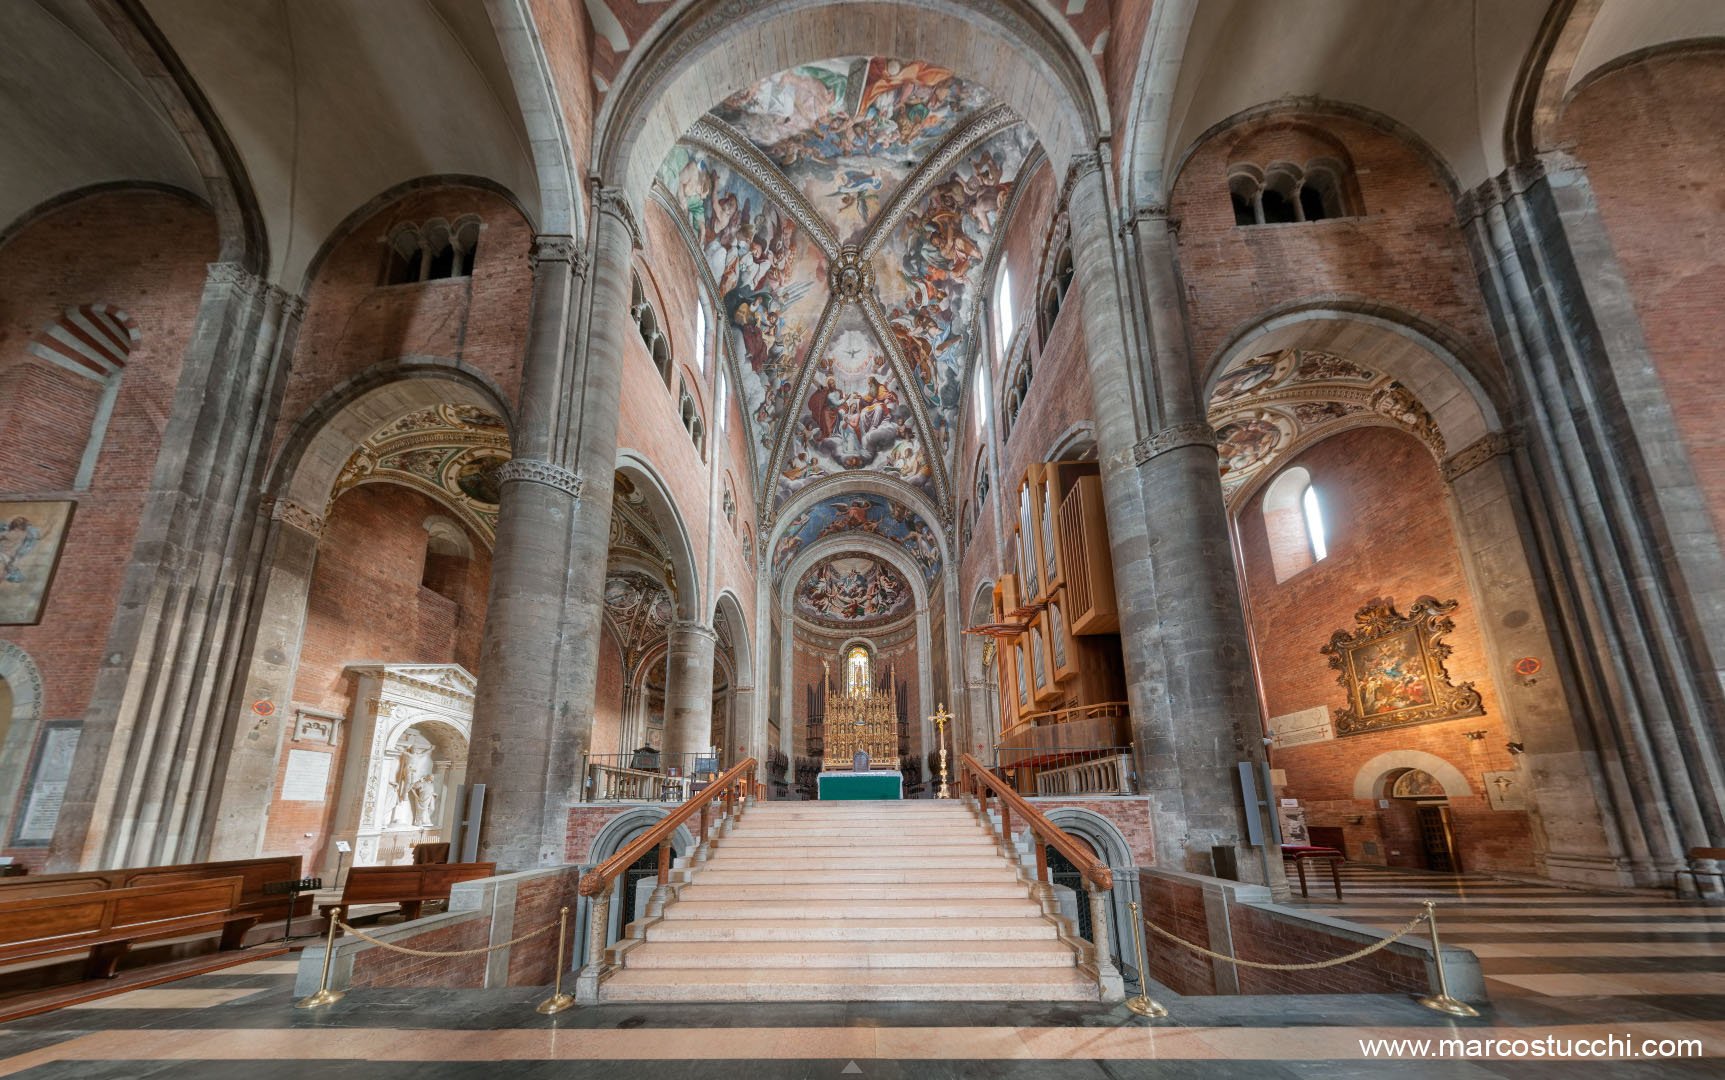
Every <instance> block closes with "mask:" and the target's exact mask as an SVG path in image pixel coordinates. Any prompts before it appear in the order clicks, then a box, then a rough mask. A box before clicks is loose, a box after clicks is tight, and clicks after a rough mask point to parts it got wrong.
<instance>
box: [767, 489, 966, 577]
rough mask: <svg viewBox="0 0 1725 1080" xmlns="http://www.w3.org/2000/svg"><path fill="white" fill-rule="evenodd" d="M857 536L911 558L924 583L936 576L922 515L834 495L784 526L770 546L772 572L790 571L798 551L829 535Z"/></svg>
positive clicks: (933, 545) (865, 495) (880, 501)
mask: <svg viewBox="0 0 1725 1080" xmlns="http://www.w3.org/2000/svg"><path fill="white" fill-rule="evenodd" d="M853 533H861V534H867V535H872V536H878V537H881V538H882V539H884V540H887V541H890V542H892V543H895V544H898V545H899V546H900V547H902V548H904V549H905V551H907V552H909V553H910V556H911V558H912V559H914V560H916V564H917V566H918V567H920V568H921V569H922V573H923V578H924V579H925V580H927V581H930V582H932V581H934V580H935V579H936V578H937V577H939V576H940V542H939V541H938V540H937V539H935V535H934V530H933V529H931V528H929V526H928V522H926V521H924V520H923V519H922V515H921V514H918V513H917V512H916V511H915V510H912V509H910V508H909V507H906V506H902V505H900V504H899V503H897V502H895V501H893V500H891V499H887V498H885V497H883V496H881V495H877V494H875V493H873V492H860V493H846V492H842V491H841V492H835V493H834V496H833V497H832V498H830V499H823V500H821V501H820V502H817V503H815V504H814V505H813V506H811V507H809V508H808V509H806V510H804V511H803V512H802V513H800V514H798V515H797V516H796V517H794V518H792V519H791V520H790V521H788V522H786V523H785V529H784V534H783V535H782V536H780V537H779V540H778V543H777V544H775V545H774V546H773V573H774V574H775V575H778V574H783V573H784V572H785V571H786V570H788V569H790V565H791V562H792V560H794V559H795V558H796V557H797V552H799V551H801V550H803V549H804V548H806V547H808V546H809V545H811V544H813V543H814V542H816V541H817V540H821V539H824V538H826V537H829V536H848V535H850V534H853Z"/></svg>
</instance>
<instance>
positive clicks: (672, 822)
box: [576, 758, 761, 1000]
mask: <svg viewBox="0 0 1725 1080" xmlns="http://www.w3.org/2000/svg"><path fill="white" fill-rule="evenodd" d="M759 767H760V763H759V762H757V761H756V760H755V759H754V758H744V759H743V760H742V761H739V762H737V763H736V764H735V765H733V766H731V767H730V768H729V769H726V770H725V771H724V772H723V773H720V774H719V775H718V776H717V777H716V778H715V779H714V780H713V782H712V783H711V784H709V785H707V787H706V788H705V789H704V790H702V791H700V792H698V793H696V794H695V795H694V796H693V797H692V798H690V799H689V800H688V801H687V802H684V803H683V804H682V805H680V806H678V807H677V808H676V809H675V810H672V811H671V812H670V813H669V814H666V815H665V816H664V817H663V818H661V819H659V821H658V823H657V824H655V825H654V826H653V827H652V828H650V829H648V830H647V831H646V832H643V833H642V834H641V835H640V836H637V837H636V838H635V839H633V840H631V841H630V842H629V843H628V844H627V845H626V846H625V847H624V848H623V849H622V850H621V851H619V852H617V854H615V855H613V856H611V857H610V858H609V859H606V860H605V861H604V862H602V863H600V864H599V865H598V866H596V867H594V868H593V869H592V870H589V871H588V872H587V873H586V874H584V875H582V878H581V885H580V892H581V895H582V896H586V897H589V898H591V900H592V906H591V909H590V911H589V912H588V934H587V965H586V967H584V968H583V969H582V971H581V977H580V978H579V979H578V980H577V982H576V989H577V995H578V996H580V997H582V998H583V999H584V1000H593V999H595V997H596V995H597V990H598V978H599V976H600V975H601V974H602V973H603V971H604V968H605V948H606V945H607V942H606V941H605V933H606V928H607V927H608V926H609V924H610V920H611V885H612V883H613V882H615V881H616V880H617V878H618V877H619V876H620V875H621V874H622V873H623V871H625V870H627V869H628V868H629V867H631V866H633V865H635V863H636V861H637V860H639V859H640V858H641V856H643V855H645V854H647V852H649V851H652V850H653V849H654V848H658V849H659V881H658V890H657V891H655V893H654V895H653V901H654V902H655V903H658V904H661V905H662V904H663V903H664V901H665V900H666V899H668V896H667V890H668V889H669V887H670V874H671V837H672V836H674V835H676V832H677V830H678V829H679V828H680V827H682V826H683V825H685V824H687V823H688V822H689V821H690V820H692V819H694V818H696V817H697V816H698V817H699V818H700V831H699V834H698V835H699V838H700V839H699V841H698V843H697V847H696V850H695V861H696V862H701V861H704V860H705V859H706V855H707V850H708V843H709V842H710V840H711V837H712V831H713V828H714V827H715V826H717V825H721V824H722V825H724V826H726V827H729V825H730V823H732V822H734V821H736V819H737V818H738V817H739V816H740V815H741V814H742V812H743V809H744V807H746V806H747V805H748V803H749V800H751V799H759V798H760V797H761V785H760V783H759V782H758V781H757V780H756V773H757V772H758V770H759ZM715 809H717V811H718V813H717V814H715V813H714V810H715Z"/></svg>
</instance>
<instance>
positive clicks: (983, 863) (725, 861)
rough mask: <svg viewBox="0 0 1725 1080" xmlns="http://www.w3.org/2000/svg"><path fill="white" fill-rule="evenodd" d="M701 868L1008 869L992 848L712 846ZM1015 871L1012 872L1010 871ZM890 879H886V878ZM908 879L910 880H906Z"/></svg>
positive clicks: (773, 869) (752, 870)
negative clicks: (861, 850) (925, 852)
mask: <svg viewBox="0 0 1725 1080" xmlns="http://www.w3.org/2000/svg"><path fill="white" fill-rule="evenodd" d="M702 866H703V868H705V869H712V870H724V871H727V872H730V871H735V872H739V873H741V872H745V871H748V872H769V873H770V872H772V871H780V870H783V871H815V870H820V871H828V872H831V873H835V874H836V873H842V872H844V871H847V870H894V871H898V870H903V871H907V872H908V871H912V870H915V871H918V872H922V871H928V870H983V869H996V868H999V867H1002V866H1007V867H1008V868H1010V864H1008V863H1007V862H1006V860H1005V859H1002V858H1001V857H1000V856H999V855H997V854H995V853H994V852H993V851H986V852H979V853H977V854H975V855H949V856H946V857H934V856H930V857H927V858H918V857H916V856H906V857H900V858H893V859H882V858H880V857H879V856H878V855H803V854H798V853H793V852H786V851H782V850H781V851H777V852H764V851H763V852H757V851H754V850H752V849H749V850H742V851H726V850H724V849H723V848H717V847H716V848H714V849H713V854H712V857H711V858H709V859H708V860H707V861H706V862H705V863H703V864H702ZM1014 872H1015V873H1016V871H1014ZM889 880H890V879H889ZM906 880H911V879H906Z"/></svg>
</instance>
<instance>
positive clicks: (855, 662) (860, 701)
mask: <svg viewBox="0 0 1725 1080" xmlns="http://www.w3.org/2000/svg"><path fill="white" fill-rule="evenodd" d="M887 684H888V685H887V689H885V690H881V689H877V688H876V687H875V686H874V685H873V679H872V678H871V677H870V663H869V655H868V650H867V649H865V648H863V647H861V646H857V647H855V648H853V649H851V650H850V652H848V653H847V654H846V655H845V674H844V690H843V692H842V693H840V694H839V695H837V696H834V694H833V687H832V679H831V678H830V677H829V678H828V679H827V684H826V710H825V711H826V746H825V751H824V753H823V754H822V758H821V775H820V778H819V780H818V781H817V782H816V788H817V791H818V792H819V795H820V797H821V798H822V799H823V800H829V799H902V798H904V775H903V774H902V773H900V772H899V771H898V769H897V767H896V766H897V765H898V704H897V701H896V697H895V695H894V693H893V690H892V680H891V679H890V678H889V679H888V680H887ZM859 753H864V754H867V755H868V768H867V769H866V770H864V771H857V770H856V768H855V765H856V761H857V755H858V754H859Z"/></svg>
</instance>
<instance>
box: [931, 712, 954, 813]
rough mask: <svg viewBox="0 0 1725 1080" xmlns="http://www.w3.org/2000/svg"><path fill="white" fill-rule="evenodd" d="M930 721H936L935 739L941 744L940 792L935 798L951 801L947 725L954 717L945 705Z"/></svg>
mask: <svg viewBox="0 0 1725 1080" xmlns="http://www.w3.org/2000/svg"><path fill="white" fill-rule="evenodd" d="M929 719H930V720H933V721H934V728H935V731H936V733H937V734H936V736H935V737H936V740H937V741H938V742H939V743H940V791H939V792H938V793H937V794H936V795H935V798H937V799H950V798H952V792H951V790H950V789H949V788H948V787H947V786H946V725H947V721H949V720H951V719H952V716H951V714H949V713H948V712H947V711H946V705H945V704H944V703H943V704H941V705H940V706H938V707H937V708H936V709H935V710H934V715H933V716H931V717H929Z"/></svg>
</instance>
